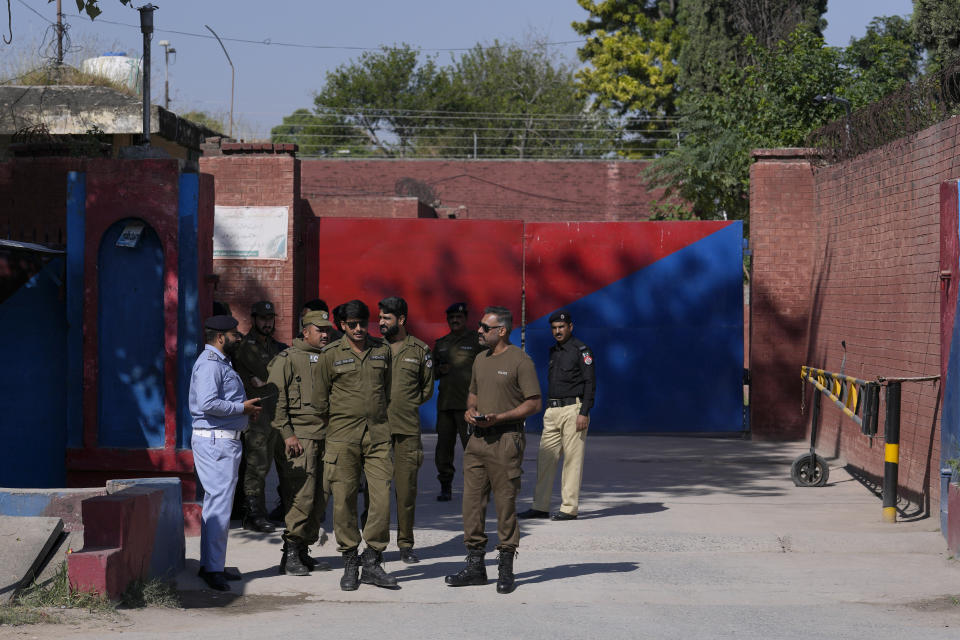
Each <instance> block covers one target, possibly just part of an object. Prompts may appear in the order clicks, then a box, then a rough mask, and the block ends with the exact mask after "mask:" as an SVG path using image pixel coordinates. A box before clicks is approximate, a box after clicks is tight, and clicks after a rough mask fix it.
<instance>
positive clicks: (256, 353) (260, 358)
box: [233, 331, 287, 431]
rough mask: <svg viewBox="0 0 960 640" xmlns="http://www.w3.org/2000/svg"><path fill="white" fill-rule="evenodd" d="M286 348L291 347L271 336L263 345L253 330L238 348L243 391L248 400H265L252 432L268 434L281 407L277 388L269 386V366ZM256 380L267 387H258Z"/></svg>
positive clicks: (235, 362)
mask: <svg viewBox="0 0 960 640" xmlns="http://www.w3.org/2000/svg"><path fill="white" fill-rule="evenodd" d="M286 348H287V345H285V344H283V343H282V342H277V341H276V340H274V339H273V338H272V337H269V336H268V337H267V340H266V342H264V343H260V342H259V341H258V340H257V338H256V334H255V332H253V331H251V332H250V333H248V334H247V335H246V337H244V339H243V341H242V342H240V344H239V345H238V346H237V353H236V354H235V355H234V357H233V368H234V369H236V370H237V373H238V374H240V379H241V380H242V381H243V390H244V391H245V392H246V394H247V397H248V398H263V401H262V402H261V404H262V406H263V410H262V411H261V412H260V417H258V418H257V419H256V420H253V419H251V420H250V428H251V429H259V430H261V431H264V430H267V429H269V428H270V420H271V419H272V418H273V413H274V411H275V409H276V404H277V387H276V386H274V385H271V384H269V383H267V377H268V375H269V374H268V372H267V364H268V363H269V362H270V361H271V360H273V358H274V356H276V355H277V354H278V353H280V352H281V351H283V350H284V349H286ZM254 377H256V378H258V379H259V380H260V381H261V382H264V383H267V384H265V385H264V386H262V387H257V386H254V384H253V378H254Z"/></svg>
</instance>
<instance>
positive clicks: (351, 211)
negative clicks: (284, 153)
mask: <svg viewBox="0 0 960 640" xmlns="http://www.w3.org/2000/svg"><path fill="white" fill-rule="evenodd" d="M303 204H304V206H305V207H306V208H305V209H304V212H305V214H306V215H311V216H314V217H318V218H324V217H338V218H436V217H437V212H436V211H434V210H433V209H432V208H430V207H429V206H427V205H425V204H423V203H422V202H420V201H419V200H418V199H417V198H413V197H409V196H407V197H386V196H380V197H375V196H361V197H352V198H348V197H336V198H306V199H304V200H303Z"/></svg>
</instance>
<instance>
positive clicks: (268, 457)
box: [240, 429, 290, 509]
mask: <svg viewBox="0 0 960 640" xmlns="http://www.w3.org/2000/svg"><path fill="white" fill-rule="evenodd" d="M285 458H286V456H285V455H284V453H283V438H281V437H280V433H279V432H278V431H277V430H276V429H248V430H247V431H245V432H244V434H243V473H242V478H241V484H240V486H241V488H242V490H243V495H244V496H256V497H257V500H258V502H259V504H260V508H261V509H263V508H264V506H265V505H264V504H263V502H264V498H263V496H264V486H263V483H264V480H266V477H267V473H269V472H270V463H271V462H273V463H274V464H276V466H277V475H279V476H280V487H281V489H280V495H281V499H282V500H283V502H284V504H285V505H289V504H290V503H289V501H288V500H287V497H286V496H285V495H284V493H285V491H286V489H285V485H286V482H285V478H284V477H283V472H282V467H283V464H284V460H285Z"/></svg>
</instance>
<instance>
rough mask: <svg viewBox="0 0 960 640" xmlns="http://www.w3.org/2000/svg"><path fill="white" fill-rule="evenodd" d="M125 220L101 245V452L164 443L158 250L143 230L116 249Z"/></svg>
mask: <svg viewBox="0 0 960 640" xmlns="http://www.w3.org/2000/svg"><path fill="white" fill-rule="evenodd" d="M132 221H133V219H132V218H131V219H126V220H121V221H119V222H117V223H115V224H114V225H112V226H111V227H110V228H109V229H108V230H107V232H106V233H105V234H104V235H103V238H102V239H101V242H100V251H99V257H98V265H99V267H98V278H99V285H98V286H99V291H100V299H99V307H98V308H99V311H98V334H97V335H98V338H99V339H98V344H99V347H98V359H99V371H100V376H99V377H100V380H99V400H98V414H99V426H100V429H99V435H98V445H99V446H101V447H132V448H145V447H162V446H163V441H164V370H163V366H164V326H163V249H162V247H161V245H160V238H158V237H157V234H156V232H155V231H154V230H153V228H151V227H150V226H149V225H147V226H146V228H145V229H144V231H143V235H142V237H141V238H140V242H139V244H138V245H137V246H136V247H134V248H127V247H117V246H116V241H117V238H119V237H120V234H121V232H122V231H123V229H124V227H125V226H126V224H127V223H129V222H132Z"/></svg>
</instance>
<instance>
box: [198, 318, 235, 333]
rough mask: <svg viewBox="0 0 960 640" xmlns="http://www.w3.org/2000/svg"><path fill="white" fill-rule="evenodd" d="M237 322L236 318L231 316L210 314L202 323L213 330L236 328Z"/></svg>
mask: <svg viewBox="0 0 960 640" xmlns="http://www.w3.org/2000/svg"><path fill="white" fill-rule="evenodd" d="M238 324H239V323H238V322H237V319H236V318H234V317H233V316H210V317H209V318H207V321H206V322H204V323H203V326H204V328H206V329H213V330H214V331H230V330H231V329H236V328H237V325H238Z"/></svg>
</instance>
